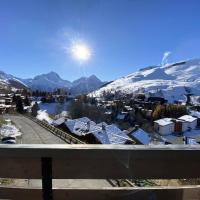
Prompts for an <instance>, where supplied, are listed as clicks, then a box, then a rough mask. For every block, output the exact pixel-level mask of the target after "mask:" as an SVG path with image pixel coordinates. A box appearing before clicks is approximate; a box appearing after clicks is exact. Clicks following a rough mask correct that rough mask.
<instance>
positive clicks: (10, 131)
mask: <svg viewBox="0 0 200 200" xmlns="http://www.w3.org/2000/svg"><path fill="white" fill-rule="evenodd" d="M6 122H7V124H3V125H2V127H1V128H0V134H1V136H2V137H8V136H13V137H17V136H21V134H22V133H21V132H20V131H19V129H17V128H16V126H15V125H13V124H11V122H10V120H6Z"/></svg>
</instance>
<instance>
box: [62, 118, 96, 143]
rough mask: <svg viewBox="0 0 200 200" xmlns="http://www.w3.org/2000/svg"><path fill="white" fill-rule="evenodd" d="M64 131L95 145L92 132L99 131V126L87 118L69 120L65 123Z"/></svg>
mask: <svg viewBox="0 0 200 200" xmlns="http://www.w3.org/2000/svg"><path fill="white" fill-rule="evenodd" d="M63 126H65V128H64V129H63V130H64V131H66V132H68V133H69V134H71V135H73V136H75V137H77V138H78V139H80V140H82V141H85V142H87V143H95V138H94V136H93V135H92V134H91V131H93V130H95V129H99V126H97V124H96V123H95V122H93V121H91V120H90V119H89V118H87V117H82V118H78V119H67V120H65V122H64V125H63Z"/></svg>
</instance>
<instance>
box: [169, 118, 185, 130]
mask: <svg viewBox="0 0 200 200" xmlns="http://www.w3.org/2000/svg"><path fill="white" fill-rule="evenodd" d="M171 121H172V122H174V133H182V132H185V131H187V130H188V123H187V122H186V121H185V120H181V119H172V120H171Z"/></svg>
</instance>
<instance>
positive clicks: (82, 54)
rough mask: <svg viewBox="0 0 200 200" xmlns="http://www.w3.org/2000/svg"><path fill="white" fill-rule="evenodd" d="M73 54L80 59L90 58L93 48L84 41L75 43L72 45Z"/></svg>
mask: <svg viewBox="0 0 200 200" xmlns="http://www.w3.org/2000/svg"><path fill="white" fill-rule="evenodd" d="M70 50H71V53H72V56H73V57H74V58H75V59H77V60H80V61H86V60H89V59H90V57H91V50H90V48H89V47H88V46H86V45H85V44H82V43H74V44H73V45H72V46H71V49H70Z"/></svg>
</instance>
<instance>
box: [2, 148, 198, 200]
mask: <svg viewBox="0 0 200 200" xmlns="http://www.w3.org/2000/svg"><path fill="white" fill-rule="evenodd" d="M0 158H1V162H0V177H1V178H13V179H41V180H42V187H41V188H33V187H28V188H26V187H14V186H13V187H11V186H9V185H8V186H0V199H14V200H15V199H17V200H18V199H20V200H28V199H31V200H32V199H34V200H62V199H65V200H83V199H84V200H86V199H87V200H114V199H117V200H118V199H119V200H135V199H137V200H140V199H141V200H143V199H145V200H160V199H162V200H169V199H170V200H173V199H175V200H188V199H191V200H199V199H200V186H198V185H187V186H162V187H161V186H156V187H100V188H84V187H82V188H54V187H52V180H54V179H190V178H199V177H200V147H199V146H198V145H156V146H143V145H86V144H80V145H79V144H77V145H23V144H22V145H20V144H17V145H0Z"/></svg>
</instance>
